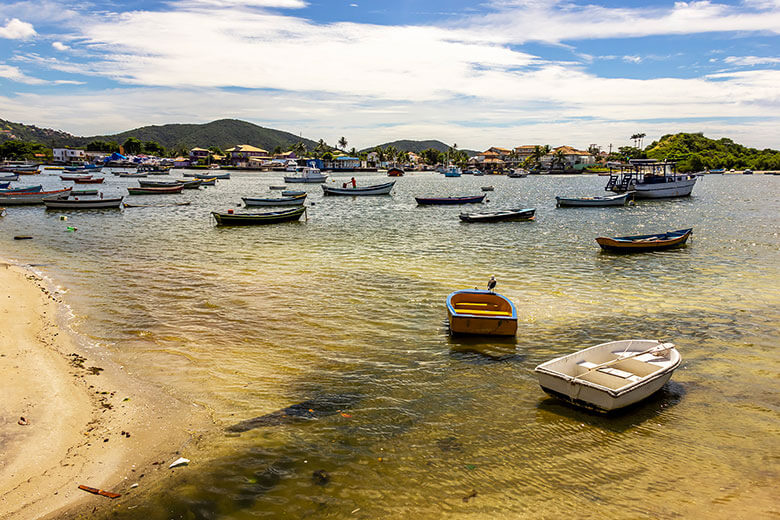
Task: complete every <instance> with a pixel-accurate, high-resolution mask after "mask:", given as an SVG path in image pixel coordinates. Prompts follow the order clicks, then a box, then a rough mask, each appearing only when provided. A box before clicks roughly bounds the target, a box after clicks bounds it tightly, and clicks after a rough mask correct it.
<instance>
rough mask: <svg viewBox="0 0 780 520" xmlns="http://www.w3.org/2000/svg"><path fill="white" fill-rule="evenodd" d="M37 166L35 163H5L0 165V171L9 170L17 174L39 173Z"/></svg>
mask: <svg viewBox="0 0 780 520" xmlns="http://www.w3.org/2000/svg"><path fill="white" fill-rule="evenodd" d="M38 168H39V166H38V165H37V164H31V165H24V164H19V163H6V164H5V165H3V166H2V167H0V171H3V172H11V173H16V174H19V175H32V174H35V173H39V170H38Z"/></svg>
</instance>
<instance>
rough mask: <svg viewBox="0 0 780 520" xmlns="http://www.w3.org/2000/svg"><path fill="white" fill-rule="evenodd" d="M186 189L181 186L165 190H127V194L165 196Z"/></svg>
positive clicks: (167, 187)
mask: <svg viewBox="0 0 780 520" xmlns="http://www.w3.org/2000/svg"><path fill="white" fill-rule="evenodd" d="M183 188H184V186H182V185H181V184H178V185H176V186H166V187H163V188H141V187H138V188H132V187H131V188H127V192H128V193H129V194H130V195H158V194H159V195H165V194H168V193H181V190H182V189H183Z"/></svg>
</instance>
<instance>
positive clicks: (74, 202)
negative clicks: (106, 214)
mask: <svg viewBox="0 0 780 520" xmlns="http://www.w3.org/2000/svg"><path fill="white" fill-rule="evenodd" d="M122 199H123V197H113V198H110V199H73V198H70V199H60V200H56V199H45V200H44V201H43V204H44V205H45V206H46V209H118V208H120V207H121V206H122Z"/></svg>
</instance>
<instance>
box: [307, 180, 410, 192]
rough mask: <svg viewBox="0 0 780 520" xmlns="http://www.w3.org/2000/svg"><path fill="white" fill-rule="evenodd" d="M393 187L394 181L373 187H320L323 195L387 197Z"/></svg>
mask: <svg viewBox="0 0 780 520" xmlns="http://www.w3.org/2000/svg"><path fill="white" fill-rule="evenodd" d="M393 186H395V181H391V182H386V183H384V184H375V185H373V186H359V187H355V188H353V187H351V186H350V187H347V188H337V187H335V186H327V185H325V184H323V185H322V191H323V192H324V193H325V195H387V194H389V193H390V191H392V189H393Z"/></svg>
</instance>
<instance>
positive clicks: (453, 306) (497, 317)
mask: <svg viewBox="0 0 780 520" xmlns="http://www.w3.org/2000/svg"><path fill="white" fill-rule="evenodd" d="M447 319H448V321H449V326H450V334H453V335H458V334H475V335H482V336H514V335H515V334H517V310H516V309H515V306H514V304H513V303H512V302H511V301H510V300H509V299H508V298H506V297H504V296H502V295H500V294H498V293H493V292H489V291H478V290H465V291H455V292H453V293H451V294H450V295H449V296H448V297H447Z"/></svg>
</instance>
